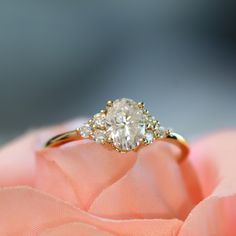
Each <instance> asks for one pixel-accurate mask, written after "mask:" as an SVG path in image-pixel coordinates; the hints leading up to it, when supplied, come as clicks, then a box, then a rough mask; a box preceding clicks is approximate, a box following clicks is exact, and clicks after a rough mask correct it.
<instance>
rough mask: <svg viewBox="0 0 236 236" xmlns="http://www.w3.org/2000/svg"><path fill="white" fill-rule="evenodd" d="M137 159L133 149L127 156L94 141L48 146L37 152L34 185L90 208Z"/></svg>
mask: <svg viewBox="0 0 236 236" xmlns="http://www.w3.org/2000/svg"><path fill="white" fill-rule="evenodd" d="M135 161H136V155H135V153H133V152H131V153H129V154H126V155H125V156H124V155H122V154H120V153H118V152H116V151H110V150H107V149H106V148H105V147H103V145H100V144H97V143H95V142H93V141H86V140H83V141H77V142H73V143H70V144H67V145H63V146H61V147H59V148H48V149H44V150H41V151H39V152H38V165H37V167H38V169H37V181H36V183H35V186H36V187H37V188H39V189H41V190H43V191H46V192H48V193H51V194H53V195H55V196H58V197H60V198H62V199H64V200H67V201H70V202H73V203H75V204H76V205H77V206H79V207H80V208H82V209H87V208H88V207H89V206H90V204H91V203H92V202H93V200H94V198H96V196H97V195H98V194H100V192H101V191H103V190H104V188H107V187H108V186H110V185H111V184H113V183H114V182H115V181H117V180H118V179H119V178H121V177H122V176H123V175H124V174H125V173H126V172H127V171H128V170H129V169H130V168H131V167H132V166H133V164H134V163H135ZM63 186H64V187H63ZM69 188H70V189H69ZM68 192H70V194H69V195H68ZM72 192H73V193H72ZM76 198H77V200H75V199H76ZM75 201H77V202H75Z"/></svg>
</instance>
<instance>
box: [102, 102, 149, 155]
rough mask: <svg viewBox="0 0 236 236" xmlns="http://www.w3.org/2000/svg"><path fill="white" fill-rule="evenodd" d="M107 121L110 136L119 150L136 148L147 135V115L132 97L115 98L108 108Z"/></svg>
mask: <svg viewBox="0 0 236 236" xmlns="http://www.w3.org/2000/svg"><path fill="white" fill-rule="evenodd" d="M106 123H107V128H108V130H107V131H108V135H109V138H110V139H112V141H113V145H114V146H115V147H116V148H117V149H118V150H119V151H124V152H126V151H130V150H133V149H135V148H136V147H137V146H138V145H139V144H140V140H142V139H143V138H144V137H145V129H146V116H145V114H144V111H143V109H140V108H139V107H138V103H137V102H135V101H133V100H132V99H127V98H122V99H117V100H115V101H114V102H113V105H112V107H109V108H108V109H107V115H106Z"/></svg>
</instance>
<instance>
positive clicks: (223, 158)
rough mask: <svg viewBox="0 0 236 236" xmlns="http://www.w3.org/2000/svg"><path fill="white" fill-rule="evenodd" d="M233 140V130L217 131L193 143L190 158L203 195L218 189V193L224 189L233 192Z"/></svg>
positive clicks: (235, 186) (235, 155)
mask: <svg viewBox="0 0 236 236" xmlns="http://www.w3.org/2000/svg"><path fill="white" fill-rule="evenodd" d="M235 140H236V132H235V131H228V132H219V133H216V134H212V135H210V136H207V137H205V138H202V139H200V140H199V141H198V142H196V143H195V144H194V145H193V148H192V152H191V155H190V160H191V163H192V164H193V166H194V168H195V169H196V173H197V174H198V178H199V181H200V185H201V189H202V191H203V194H204V196H205V197H207V196H209V195H211V194H212V193H213V192H214V191H217V192H218V191H220V192H221V193H220V192H218V193H220V194H222V193H224V192H226V191H227V192H228V194H234V193H235V189H236V184H235V178H236V171H235V166H236V145H235ZM222 187H223V188H224V190H223V192H222V191H221V188H222ZM216 195H218V194H217V193H216Z"/></svg>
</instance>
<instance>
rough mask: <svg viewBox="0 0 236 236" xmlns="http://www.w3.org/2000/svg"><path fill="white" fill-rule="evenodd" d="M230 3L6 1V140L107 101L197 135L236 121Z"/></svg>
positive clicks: (1, 54) (1, 4) (1, 67)
mask: <svg viewBox="0 0 236 236" xmlns="http://www.w3.org/2000/svg"><path fill="white" fill-rule="evenodd" d="M235 12H236V8H235V6H234V4H233V1H225V0H222V1H218V0H214V1H213V0H193V1H187V0H179V1H175V0H155V1H72V0H71V1H70V0H68V1H65V0H64V1H60V0H59V1H25V0H23V1H16V0H15V1H11V0H9V1H4V0H2V1H0V121H1V122H0V144H3V143H5V142H7V141H9V140H10V139H12V138H14V137H15V136H17V135H20V134H22V133H23V132H25V131H27V130H29V129H33V128H37V127H41V126H44V125H49V124H54V123H56V122H61V121H64V120H69V119H73V118H75V117H78V116H90V115H92V114H94V113H95V112H97V111H98V110H100V109H101V108H102V107H103V106H104V104H105V101H106V100H108V99H115V98H121V97H129V98H133V99H137V100H143V101H145V103H146V105H147V107H148V108H149V110H151V111H152V113H153V114H154V115H155V116H156V117H158V118H159V119H160V121H161V122H162V124H163V125H165V126H170V127H173V128H175V129H176V130H179V131H180V132H182V133H184V134H185V135H186V136H188V137H190V139H191V138H195V137H197V136H198V135H201V134H203V133H206V132H209V131H212V130H215V129H220V128H226V127H235V125H236V108H235V103H236V78H235V76H236V66H235V62H236V61H235V59H236V56H235V52H236V29H235V22H236V21H235Z"/></svg>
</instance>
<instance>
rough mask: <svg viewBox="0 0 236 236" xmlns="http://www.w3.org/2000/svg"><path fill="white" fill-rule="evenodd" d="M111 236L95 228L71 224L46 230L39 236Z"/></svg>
mask: <svg viewBox="0 0 236 236" xmlns="http://www.w3.org/2000/svg"><path fill="white" fill-rule="evenodd" d="M68 235H69V236H78V235H82V236H94V235H96V236H112V235H113V234H111V233H108V232H105V231H103V230H100V229H98V228H96V227H95V226H92V225H89V224H84V223H79V222H73V223H68V224H64V225H60V226H57V227H54V228H51V229H48V230H46V231H44V232H42V233H40V234H39V236H68Z"/></svg>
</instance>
